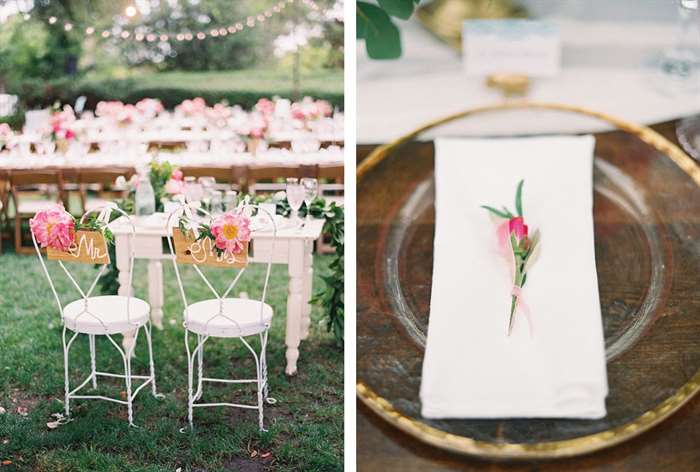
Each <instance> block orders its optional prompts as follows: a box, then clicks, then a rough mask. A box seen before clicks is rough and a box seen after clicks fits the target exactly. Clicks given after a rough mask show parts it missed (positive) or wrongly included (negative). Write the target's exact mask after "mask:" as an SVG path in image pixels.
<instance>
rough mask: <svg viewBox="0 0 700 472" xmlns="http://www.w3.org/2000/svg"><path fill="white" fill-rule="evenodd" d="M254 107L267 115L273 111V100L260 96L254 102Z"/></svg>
mask: <svg viewBox="0 0 700 472" xmlns="http://www.w3.org/2000/svg"><path fill="white" fill-rule="evenodd" d="M255 109H256V110H257V111H259V112H260V113H262V114H263V115H266V116H269V115H272V114H273V113H274V112H275V102H273V101H272V100H269V99H267V98H261V99H260V100H258V103H256V104H255Z"/></svg>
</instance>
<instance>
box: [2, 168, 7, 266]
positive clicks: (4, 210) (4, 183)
mask: <svg viewBox="0 0 700 472" xmlns="http://www.w3.org/2000/svg"><path fill="white" fill-rule="evenodd" d="M7 180H8V172H7V171H4V170H0V254H2V242H3V239H5V228H6V227H9V219H8V216H7V197H8V195H9V192H8V185H9V183H8V181H7Z"/></svg>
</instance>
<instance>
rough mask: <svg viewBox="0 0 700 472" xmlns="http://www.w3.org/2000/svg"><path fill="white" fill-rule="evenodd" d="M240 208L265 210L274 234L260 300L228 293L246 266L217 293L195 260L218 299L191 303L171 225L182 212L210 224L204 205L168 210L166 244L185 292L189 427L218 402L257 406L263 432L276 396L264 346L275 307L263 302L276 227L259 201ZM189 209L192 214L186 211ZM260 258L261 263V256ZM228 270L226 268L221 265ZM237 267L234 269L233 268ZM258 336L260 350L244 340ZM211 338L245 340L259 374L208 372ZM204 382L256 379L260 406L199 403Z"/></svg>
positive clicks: (245, 406)
mask: <svg viewBox="0 0 700 472" xmlns="http://www.w3.org/2000/svg"><path fill="white" fill-rule="evenodd" d="M239 209H243V210H244V211H248V212H249V213H252V212H253V211H257V214H258V215H265V219H266V220H268V221H269V224H270V227H271V228H272V233H273V235H272V238H271V240H270V241H271V248H270V251H269V259H268V260H267V261H264V263H265V264H266V265H267V268H266V271H265V279H264V282H263V288H262V295H261V297H260V300H253V299H248V298H235V297H229V294H230V293H231V291H232V290H233V289H234V287H235V286H236V284H237V283H238V282H239V280H240V279H241V276H242V275H243V273H244V272H245V270H246V267H245V266H244V267H242V268H240V269H238V273H236V274H235V275H234V277H233V280H232V281H231V283H230V284H229V285H228V287H227V288H226V290H225V291H224V292H223V293H222V294H219V292H218V291H217V290H216V289H215V288H214V286H213V285H212V284H211V282H210V280H209V279H208V278H207V276H206V275H205V274H204V273H203V272H202V270H201V269H200V268H199V264H197V263H194V264H191V265H192V266H193V267H194V270H195V271H196V272H197V274H198V275H199V277H200V278H201V279H202V281H204V283H205V285H206V286H207V287H208V288H209V290H210V291H211V292H212V294H213V295H214V298H211V299H207V300H203V301H199V302H195V303H192V304H190V303H188V301H187V296H186V293H185V287H184V284H183V280H182V276H181V273H180V268H179V265H180V264H179V263H178V262H177V261H176V253H175V248H174V242H173V235H172V232H173V230H176V229H177V226H178V225H177V224H176V223H174V222H176V221H177V220H173V218H178V219H179V218H180V217H181V216H182V215H183V214H185V215H186V218H188V217H189V218H191V220H196V219H197V218H198V216H199V215H203V216H204V218H205V219H206V220H208V221H207V222H208V223H211V221H212V216H211V215H210V214H209V213H208V212H206V211H205V210H203V209H201V208H196V209H191V208H190V207H188V206H187V205H183V206H182V207H180V208H179V209H178V210H176V211H175V212H173V213H171V214H170V217H169V218H168V228H173V223H174V226H175V227H174V228H173V229H172V230H170V231H169V233H168V244H169V246H170V252H171V255H172V256H173V257H172V260H173V266H174V268H175V276H176V279H177V283H178V286H179V288H180V294H181V296H182V301H183V303H184V306H185V309H184V312H183V318H184V322H183V326H184V327H185V349H186V351H187V380H188V384H187V385H188V388H187V410H188V411H187V418H188V422H189V425H190V428H193V420H192V417H193V411H194V408H199V407H215V406H229V407H236V408H247V409H257V410H258V424H259V427H260V431H265V429H264V427H263V403H268V404H274V403H275V400H274V399H273V398H270V397H269V396H268V394H269V387H268V381H267V358H266V353H265V351H266V346H267V337H268V330H269V328H270V325H271V323H272V316H273V310H272V307H271V306H270V305H268V304H266V303H265V297H266V295H267V286H268V282H269V279H270V271H271V268H272V257H273V253H274V244H275V240H276V238H277V226H276V224H275V220H274V217H273V215H272V214H270V213H269V212H267V211H266V210H264V209H262V208H260V207H259V206H257V205H249V204H241V205H239ZM187 214H189V215H187ZM257 262H263V261H260V260H257ZM223 270H228V269H223ZM230 270H231V271H234V272H235V269H234V268H231V269H230ZM190 332H192V333H194V334H196V335H197V343H196V345H195V348H194V350H191V349H190V341H189V336H190ZM255 335H257V336H259V338H260V354H258V353H257V352H256V351H255V349H253V347H252V346H251V344H250V343H249V342H248V341H247V340H246V339H245V338H246V337H250V336H255ZM211 337H215V338H238V339H239V340H240V341H241V343H243V345H244V346H245V347H246V348H247V349H248V351H250V353H251V354H252V356H253V359H254V360H255V366H256V378H255V379H219V378H211V377H204V343H206V342H207V340H208V339H209V338H211ZM195 357H196V359H197V390H196V392H195V391H193V390H194V379H193V377H194V375H193V374H194V372H193V371H194V361H195ZM204 382H217V383H226V384H248V383H254V384H257V396H258V402H257V405H245V404H241V403H226V402H220V403H196V402H197V400H199V399H200V398H201V397H202V390H203V383H204Z"/></svg>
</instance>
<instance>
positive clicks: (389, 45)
mask: <svg viewBox="0 0 700 472" xmlns="http://www.w3.org/2000/svg"><path fill="white" fill-rule="evenodd" d="M356 12H357V38H358V39H364V40H365V46H366V48H367V55H368V56H369V57H371V58H372V59H396V58H398V57H401V35H400V34H399V29H398V28H397V27H396V25H395V24H394V23H393V22H392V21H391V18H389V15H387V13H386V12H385V11H384V10H382V9H381V8H379V7H378V6H376V5H372V4H371V3H367V2H357V9H356Z"/></svg>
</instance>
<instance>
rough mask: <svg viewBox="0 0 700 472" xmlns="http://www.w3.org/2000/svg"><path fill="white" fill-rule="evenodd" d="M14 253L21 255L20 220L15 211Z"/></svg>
mask: <svg viewBox="0 0 700 472" xmlns="http://www.w3.org/2000/svg"><path fill="white" fill-rule="evenodd" d="M15 253H16V254H21V253H22V218H20V216H19V213H17V210H15Z"/></svg>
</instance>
